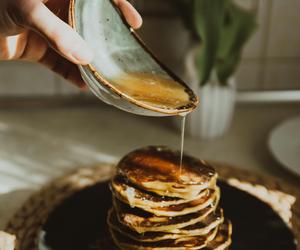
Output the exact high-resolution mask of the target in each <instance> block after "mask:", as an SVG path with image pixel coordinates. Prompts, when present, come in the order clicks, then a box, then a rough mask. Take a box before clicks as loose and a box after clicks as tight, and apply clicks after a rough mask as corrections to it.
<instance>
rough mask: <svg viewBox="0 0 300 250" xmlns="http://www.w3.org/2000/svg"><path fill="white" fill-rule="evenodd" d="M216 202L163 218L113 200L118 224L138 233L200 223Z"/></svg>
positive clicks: (217, 200)
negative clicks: (179, 214) (186, 212)
mask: <svg viewBox="0 0 300 250" xmlns="http://www.w3.org/2000/svg"><path fill="white" fill-rule="evenodd" d="M218 202H219V197H216V199H215V200H214V202H213V203H212V204H211V205H209V206H207V207H206V208H204V209H202V210H200V211H197V212H195V213H191V214H187V215H182V216H176V217H165V216H155V215H153V214H151V213H149V212H146V211H143V210H142V209H139V208H130V207H129V206H128V205H127V204H124V203H122V202H121V201H119V200H117V199H113V203H114V207H115V209H116V213H117V217H118V220H119V221H120V223H122V224H123V225H125V226H127V227H129V228H130V229H132V230H134V231H136V232H138V233H145V232H168V231H170V230H175V229H180V228H184V227H187V226H190V225H193V224H196V223H199V222H202V221H203V220H204V219H205V218H206V217H207V216H208V215H209V214H211V213H213V212H214V211H215V210H216V207H217V204H218Z"/></svg>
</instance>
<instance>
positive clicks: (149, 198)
mask: <svg viewBox="0 0 300 250" xmlns="http://www.w3.org/2000/svg"><path fill="white" fill-rule="evenodd" d="M111 190H112V192H113V194H114V195H115V196H116V197H117V198H118V199H119V200H121V201H123V202H125V203H127V204H129V205H130V206H131V207H140V208H141V207H168V206H174V205H179V204H182V203H187V202H190V201H192V200H195V199H200V198H202V197H203V196H205V195H207V194H208V192H209V190H208V189H205V190H203V191H201V192H200V193H199V194H198V195H197V196H195V197H193V198H191V199H181V198H176V197H168V196H160V195H157V194H155V193H152V192H149V191H145V190H142V189H141V188H139V187H137V186H136V185H134V184H132V183H130V182H129V181H128V180H127V179H126V178H125V177H124V176H121V175H117V176H115V177H114V178H113V180H112V182H111Z"/></svg>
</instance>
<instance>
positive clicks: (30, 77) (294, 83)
mask: <svg viewBox="0 0 300 250" xmlns="http://www.w3.org/2000/svg"><path fill="white" fill-rule="evenodd" d="M236 2H237V3H238V4H239V5H241V6H243V7H245V8H248V9H254V10H256V11H257V24H258V28H257V30H256V32H255V33H254V34H253V35H252V37H251V39H250V41H249V42H248V43H247V45H246V46H245V49H244V51H243V57H242V61H241V63H240V65H239V67H238V71H237V73H236V79H237V87H238V89H239V90H291V89H292V90H300V32H298V29H299V26H300V15H299V14H298V12H299V9H300V2H299V1H297V0H285V1H282V0H240V1H236ZM133 3H134V4H135V6H136V7H137V8H138V9H139V10H140V11H141V13H142V15H143V17H144V25H143V27H142V29H141V30H140V31H139V33H140V35H141V36H142V38H143V39H144V40H145V41H146V43H147V44H148V45H149V47H150V48H151V49H152V50H153V51H154V52H155V53H156V54H157V55H158V57H159V58H160V59H161V60H162V61H163V62H164V63H165V64H167V65H168V66H169V67H170V68H172V69H173V70H174V71H175V72H177V73H178V74H179V75H180V76H183V75H184V65H183V64H184V58H185V57H186V54H187V52H188V51H189V49H190V47H191V45H192V44H193V40H192V38H191V35H190V32H189V31H188V29H187V28H186V27H185V26H184V25H183V22H182V19H181V17H180V15H179V14H178V10H177V11H176V8H174V6H172V5H174V4H172V1H160V0H151V1H146V0H135V1H133ZM79 94H80V93H79V91H78V90H77V89H76V88H73V87H72V86H69V84H65V82H64V80H63V79H60V77H58V76H56V75H54V74H52V73H51V72H48V71H47V70H45V69H43V68H41V67H39V66H37V65H32V64H29V63H15V62H12V63H1V64H0V96H5V97H7V96H11V97H16V96H21V97H24V96H26V97H28V96H61V95H79Z"/></svg>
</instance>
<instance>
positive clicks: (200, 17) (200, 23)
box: [194, 0, 228, 85]
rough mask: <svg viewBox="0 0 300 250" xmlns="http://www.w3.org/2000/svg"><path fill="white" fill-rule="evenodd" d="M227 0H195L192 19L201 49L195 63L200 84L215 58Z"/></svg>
mask: <svg viewBox="0 0 300 250" xmlns="http://www.w3.org/2000/svg"><path fill="white" fill-rule="evenodd" d="M227 2H228V1H227V0H195V1H194V20H195V25H196V30H197V32H198V34H199V36H200V37H201V41H202V49H201V53H200V54H199V55H198V56H197V59H196V63H197V66H198V67H199V69H200V72H199V77H200V79H201V85H204V84H205V83H206V82H207V81H208V80H209V79H210V75H211V72H212V70H213V68H214V65H215V63H216V58H217V51H218V47H219V43H220V38H221V31H222V25H223V20H224V15H225V7H226V5H227Z"/></svg>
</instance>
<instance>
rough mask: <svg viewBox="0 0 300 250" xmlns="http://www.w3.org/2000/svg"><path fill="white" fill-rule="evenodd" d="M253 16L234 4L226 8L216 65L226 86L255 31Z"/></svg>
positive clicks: (221, 80) (252, 13)
mask: <svg viewBox="0 0 300 250" xmlns="http://www.w3.org/2000/svg"><path fill="white" fill-rule="evenodd" d="M255 16H256V15H255V13H254V12H251V11H247V10H244V9H241V8H239V7H238V6H236V5H235V4H234V3H230V4H229V5H228V6H227V10H226V16H225V20H224V26H223V29H222V33H221V37H220V39H221V43H220V46H219V49H218V55H217V64H216V70H217V75H218V78H219V81H220V82H221V83H222V84H226V83H227V81H228V78H229V77H230V76H231V75H232V74H233V73H234V72H235V70H236V68H237V65H238V63H239V61H240V58H241V54H242V49H243V47H244V45H245V44H246V42H247V41H248V40H249V38H250V37H251V35H252V34H253V32H254V31H255V29H256V21H255Z"/></svg>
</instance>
